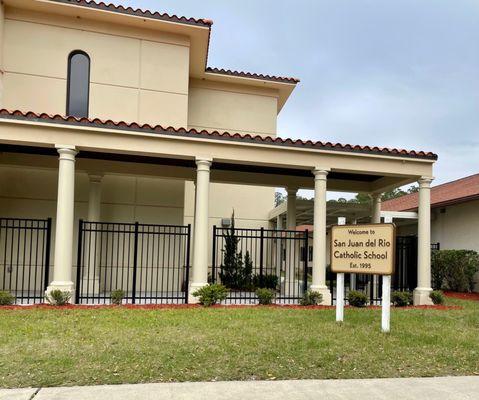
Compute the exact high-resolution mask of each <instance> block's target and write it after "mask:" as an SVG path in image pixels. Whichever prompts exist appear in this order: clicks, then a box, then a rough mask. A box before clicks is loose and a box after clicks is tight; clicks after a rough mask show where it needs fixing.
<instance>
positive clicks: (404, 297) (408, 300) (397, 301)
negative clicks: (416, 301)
mask: <svg viewBox="0 0 479 400" xmlns="http://www.w3.org/2000/svg"><path fill="white" fill-rule="evenodd" d="M391 301H392V303H393V304H394V305H395V306H396V307H407V306H409V305H411V304H412V293H411V292H402V291H396V292H392V294H391Z"/></svg>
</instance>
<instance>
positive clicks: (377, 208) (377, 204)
mask: <svg viewBox="0 0 479 400" xmlns="http://www.w3.org/2000/svg"><path fill="white" fill-rule="evenodd" d="M381 196H382V193H373V194H371V199H372V218H371V222H372V223H373V224H379V223H381Z"/></svg>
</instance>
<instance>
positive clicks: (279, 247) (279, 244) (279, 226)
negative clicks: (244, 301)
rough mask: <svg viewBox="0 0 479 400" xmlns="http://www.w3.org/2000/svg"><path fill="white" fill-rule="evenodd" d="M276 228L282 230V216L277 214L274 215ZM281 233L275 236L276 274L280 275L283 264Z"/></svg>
mask: <svg viewBox="0 0 479 400" xmlns="http://www.w3.org/2000/svg"><path fill="white" fill-rule="evenodd" d="M276 229H277V230H282V229H284V228H283V217H282V216H281V215H278V216H277V217H276ZM282 242H283V241H282V240H281V235H277V237H276V276H278V277H280V276H281V266H282V265H283V247H282Z"/></svg>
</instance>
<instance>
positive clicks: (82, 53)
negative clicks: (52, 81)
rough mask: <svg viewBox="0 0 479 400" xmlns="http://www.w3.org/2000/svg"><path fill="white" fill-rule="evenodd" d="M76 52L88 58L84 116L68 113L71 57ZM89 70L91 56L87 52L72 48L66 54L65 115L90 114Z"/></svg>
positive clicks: (87, 115)
mask: <svg viewBox="0 0 479 400" xmlns="http://www.w3.org/2000/svg"><path fill="white" fill-rule="evenodd" d="M78 54H81V55H83V56H85V57H86V58H87V60H88V74H87V82H88V86H87V91H86V93H87V96H86V98H87V104H86V116H81V117H79V116H76V115H72V114H71V113H70V86H71V85H70V84H71V68H72V58H73V57H74V56H76V55H78ZM90 72H91V58H90V56H89V55H88V53H87V52H85V51H83V50H73V51H71V52H70V54H69V55H68V65H67V101H66V113H65V114H66V115H67V116H72V117H76V118H88V117H89V115H90Z"/></svg>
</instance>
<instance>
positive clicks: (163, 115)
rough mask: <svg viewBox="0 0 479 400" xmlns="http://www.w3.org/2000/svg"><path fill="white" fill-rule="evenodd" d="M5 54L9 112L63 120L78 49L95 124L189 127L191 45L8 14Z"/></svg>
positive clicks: (114, 29)
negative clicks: (84, 57)
mask: <svg viewBox="0 0 479 400" xmlns="http://www.w3.org/2000/svg"><path fill="white" fill-rule="evenodd" d="M3 48H4V70H5V77H4V85H5V89H4V96H3V102H2V106H3V107H6V108H10V109H21V110H24V111H37V112H47V113H58V114H62V115H63V114H65V109H66V79H67V60H68V55H69V54H70V52H71V51H73V50H77V49H80V50H83V51H85V52H86V53H87V54H88V55H89V56H90V59H91V71H90V78H91V83H90V117H99V118H102V119H113V120H115V121H121V120H124V121H128V122H133V121H136V122H140V123H150V124H161V125H165V126H169V125H171V126H175V127H183V126H186V124H187V108H188V75H189V41H188V38H184V37H180V36H172V35H166V34H165V35H163V34H161V33H159V32H156V33H155V34H151V33H149V32H142V31H133V32H132V31H131V28H129V29H126V28H124V29H122V27H121V26H114V27H113V26H111V27H110V26H108V25H107V24H102V26H101V28H100V27H98V26H96V25H95V24H92V23H88V21H81V20H77V19H74V20H70V19H68V18H65V17H60V16H56V17H52V16H46V15H42V14H36V13H27V12H19V11H15V10H10V11H9V10H8V9H7V13H6V20H5V33H4V46H3Z"/></svg>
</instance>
